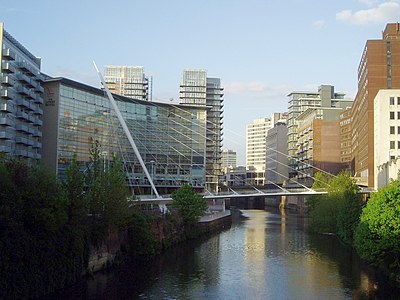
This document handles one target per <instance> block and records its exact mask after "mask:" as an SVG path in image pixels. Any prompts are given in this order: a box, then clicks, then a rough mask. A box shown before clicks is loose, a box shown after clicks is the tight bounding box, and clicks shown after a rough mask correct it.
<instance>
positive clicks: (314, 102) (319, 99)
mask: <svg viewBox="0 0 400 300" xmlns="http://www.w3.org/2000/svg"><path fill="white" fill-rule="evenodd" d="M288 97H289V101H288V120H287V124H288V125H287V126H288V155H289V159H288V165H289V177H291V178H292V177H295V176H296V175H297V171H296V167H297V153H296V152H297V141H298V124H297V121H296V118H297V117H298V116H299V115H300V114H301V113H303V112H305V111H306V110H307V109H308V108H315V107H340V108H343V109H345V108H347V107H349V106H351V105H352V103H353V101H352V100H351V99H346V98H345V94H344V93H340V92H335V88H334V86H331V85H321V86H319V88H318V91H317V92H291V93H290V94H289V95H288Z"/></svg>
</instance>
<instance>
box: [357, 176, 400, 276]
mask: <svg viewBox="0 0 400 300" xmlns="http://www.w3.org/2000/svg"><path fill="white" fill-rule="evenodd" d="M355 246H356V249H357V251H358V253H359V254H360V256H361V257H362V258H364V259H366V260H368V261H371V262H373V263H374V264H377V265H381V266H385V267H386V268H387V269H388V270H389V271H391V272H393V273H397V274H398V273H399V272H400V181H399V180H396V181H394V182H392V183H391V184H389V185H388V186H386V187H384V188H382V189H381V190H379V191H378V192H377V193H375V194H372V195H371V198H370V199H369V201H368V203H367V205H366V206H365V207H364V209H363V210H362V214H361V218H360V224H359V225H358V227H357V230H356V232H355Z"/></svg>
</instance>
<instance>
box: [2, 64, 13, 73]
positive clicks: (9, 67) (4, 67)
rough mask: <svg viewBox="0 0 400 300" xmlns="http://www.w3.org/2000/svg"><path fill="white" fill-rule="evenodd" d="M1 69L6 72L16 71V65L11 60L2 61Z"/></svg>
mask: <svg viewBox="0 0 400 300" xmlns="http://www.w3.org/2000/svg"><path fill="white" fill-rule="evenodd" d="M1 70H2V71H3V72H4V73H15V67H14V66H13V65H12V64H11V63H9V62H4V63H2V64H1Z"/></svg>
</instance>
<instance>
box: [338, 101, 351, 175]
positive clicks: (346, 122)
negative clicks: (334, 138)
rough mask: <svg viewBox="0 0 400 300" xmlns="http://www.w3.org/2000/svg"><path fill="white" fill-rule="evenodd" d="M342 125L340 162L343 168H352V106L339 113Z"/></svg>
mask: <svg viewBox="0 0 400 300" xmlns="http://www.w3.org/2000/svg"><path fill="white" fill-rule="evenodd" d="M339 119H340V122H339V125H340V162H341V164H342V170H348V171H350V170H351V135H352V134H351V132H352V116H351V107H349V108H348V109H346V110H344V111H343V112H341V113H340V115H339Z"/></svg>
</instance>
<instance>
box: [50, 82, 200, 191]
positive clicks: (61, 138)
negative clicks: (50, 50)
mask: <svg viewBox="0 0 400 300" xmlns="http://www.w3.org/2000/svg"><path fill="white" fill-rule="evenodd" d="M114 99H115V100H116V102H117V104H118V107H119V109H120V111H121V113H122V115H123V117H124V119H125V121H126V123H127V125H128V128H129V131H130V133H131V134H132V137H133V139H134V141H135V143H136V146H137V148H138V150H139V152H140V154H141V156H142V158H143V161H144V162H145V164H146V168H147V169H148V171H149V173H150V175H151V177H152V179H153V181H154V184H155V186H156V188H157V190H158V192H159V193H160V194H170V193H172V192H173V191H174V190H176V189H177V188H179V187H180V186H181V185H182V184H184V183H189V184H191V185H192V186H193V187H194V188H195V189H197V190H198V191H202V190H203V189H204V185H205V142H206V141H205V135H204V132H205V125H206V119H205V118H206V110H205V108H201V107H194V106H183V105H177V104H170V103H161V102H149V101H144V100H137V99H132V98H127V97H123V96H119V95H114ZM43 137H44V138H43V157H44V162H45V163H46V164H47V165H48V166H50V167H51V169H52V170H54V172H55V173H56V174H57V176H58V177H59V178H61V179H62V178H63V177H64V176H65V171H66V169H67V168H68V165H69V163H70V161H71V159H72V157H73V156H74V155H76V158H77V161H78V163H79V164H80V165H81V166H82V168H83V169H84V168H87V167H88V165H89V164H90V154H89V150H90V148H91V147H92V145H93V143H94V141H98V142H99V144H100V151H101V154H102V156H103V157H104V163H105V164H107V162H108V161H109V160H110V159H112V157H113V156H114V155H115V156H117V157H119V158H120V159H121V161H122V162H123V167H124V169H125V171H126V173H127V174H128V177H127V179H128V183H129V185H130V186H131V187H132V188H133V189H134V192H135V194H137V195H138V194H141V195H149V194H150V184H149V182H148V180H147V178H146V176H145V174H144V171H143V169H142V167H141V166H140V164H139V161H138V159H137V157H136V156H135V154H134V151H133V149H132V147H131V146H130V144H129V141H128V139H127V137H126V136H125V133H124V132H123V130H122V127H121V126H120V124H119V122H118V119H117V117H116V115H115V113H114V111H113V109H112V107H111V104H110V101H109V99H108V98H107V96H106V95H105V93H104V91H103V90H101V89H97V88H94V87H91V86H87V85H84V84H81V83H78V82H75V81H72V80H69V79H66V78H53V79H48V80H46V82H45V109H44V126H43Z"/></svg>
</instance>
